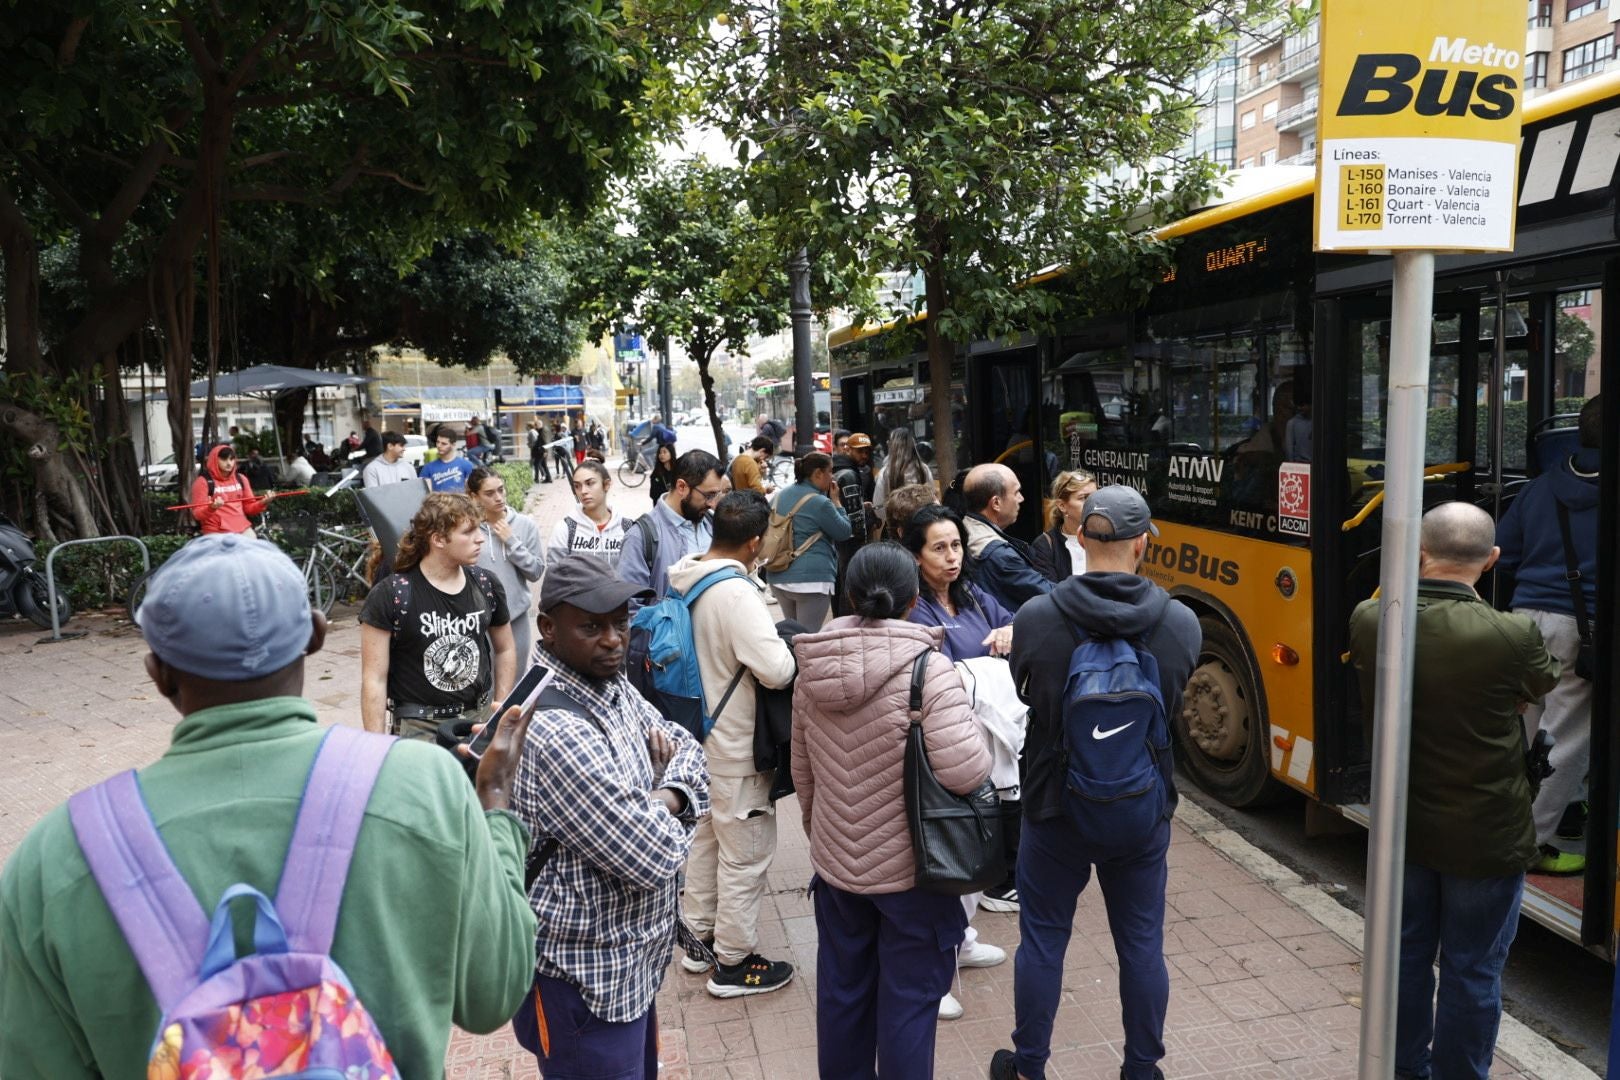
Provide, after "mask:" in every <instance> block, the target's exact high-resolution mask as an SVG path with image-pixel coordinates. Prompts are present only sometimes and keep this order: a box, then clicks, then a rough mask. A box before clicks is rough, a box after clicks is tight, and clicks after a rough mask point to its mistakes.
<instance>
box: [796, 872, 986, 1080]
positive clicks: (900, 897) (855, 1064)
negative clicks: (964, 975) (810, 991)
mask: <svg viewBox="0 0 1620 1080" xmlns="http://www.w3.org/2000/svg"><path fill="white" fill-rule="evenodd" d="M810 890H811V895H812V897H813V898H814V900H815V905H816V936H817V942H818V944H817V946H816V1046H817V1049H816V1058H817V1062H818V1063H819V1066H820V1069H821V1075H822V1078H823V1080H874V1078H875V1077H878V1076H882V1077H883V1080H932V1077H933V1075H934V1031H935V1029H936V1028H937V1027H938V1026H939V999H940V998H942V997H944V996H945V995H946V994H947V993H948V992H949V991H950V989H951V978H952V976H953V975H954V974H955V973H956V947H957V946H958V945H960V944H961V943H962V932H963V931H964V930H965V929H967V915H966V914H965V913H964V912H963V910H962V901H961V898H960V897H955V896H943V895H941V894H939V893H928V892H921V891H919V890H917V889H910V890H907V891H906V892H901V893H882V894H857V893H852V892H845V891H844V890H843V889H839V888H836V887H834V886H832V885H829V884H827V883H826V882H825V881H822V880H821V879H820V878H816V879H814V880H813V881H812V882H811V884H810Z"/></svg>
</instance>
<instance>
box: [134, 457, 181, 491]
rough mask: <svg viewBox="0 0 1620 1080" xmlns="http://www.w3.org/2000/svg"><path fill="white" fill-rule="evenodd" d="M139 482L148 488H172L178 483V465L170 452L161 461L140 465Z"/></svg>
mask: <svg viewBox="0 0 1620 1080" xmlns="http://www.w3.org/2000/svg"><path fill="white" fill-rule="evenodd" d="M141 483H142V484H144V485H145V486H147V487H149V488H172V487H174V486H176V485H177V484H179V483H180V466H178V465H176V464H175V463H174V455H173V454H170V455H169V456H168V457H166V458H164V459H163V460H162V461H158V462H155V463H153V464H150V465H144V466H142V467H141Z"/></svg>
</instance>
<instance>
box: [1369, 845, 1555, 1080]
mask: <svg viewBox="0 0 1620 1080" xmlns="http://www.w3.org/2000/svg"><path fill="white" fill-rule="evenodd" d="M1523 897H1524V875H1523V874H1510V875H1508V876H1507V877H1494V878H1465V877H1459V876H1457V875H1456V874H1442V873H1440V872H1439V871H1438V870H1430V869H1429V868H1428V867H1426V866H1418V865H1416V864H1414V863H1407V864H1406V874H1405V877H1404V878H1403V879H1402V884H1401V975H1400V992H1399V995H1398V997H1397V1003H1396V1006H1395V1075H1396V1076H1398V1077H1414V1078H1419V1080H1427V1078H1429V1077H1433V1078H1434V1080H1485V1077H1486V1076H1487V1075H1488V1074H1489V1073H1490V1071H1491V1058H1492V1056H1493V1055H1494V1053H1495V1051H1496V1031H1497V1027H1498V1026H1499V1025H1500V1024H1501V1022H1502V967H1503V965H1504V964H1506V963H1507V957H1508V947H1509V946H1511V945H1512V944H1513V936H1514V935H1515V934H1516V933H1518V930H1519V901H1520V900H1521V899H1522V898H1523ZM1436 953H1438V954H1439V957H1440V995H1439V1001H1438V1003H1436V1001H1435V992H1434V960H1435V954H1436Z"/></svg>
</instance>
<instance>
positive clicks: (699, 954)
mask: <svg viewBox="0 0 1620 1080" xmlns="http://www.w3.org/2000/svg"><path fill="white" fill-rule="evenodd" d="M713 966H714V938H712V937H706V938H703V939H702V940H701V941H693V942H690V943H689V944H688V945H687V946H686V955H685V956H683V957H681V970H682V971H686V972H690V973H691V974H693V975H701V974H703V973H704V972H705V971H708V970H709V969H710V968H712V967H713Z"/></svg>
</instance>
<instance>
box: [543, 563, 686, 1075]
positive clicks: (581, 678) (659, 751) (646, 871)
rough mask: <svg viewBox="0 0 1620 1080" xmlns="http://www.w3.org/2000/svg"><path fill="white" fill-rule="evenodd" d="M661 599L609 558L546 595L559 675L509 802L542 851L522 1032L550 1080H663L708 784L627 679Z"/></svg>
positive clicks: (578, 567) (561, 579) (559, 581)
mask: <svg viewBox="0 0 1620 1080" xmlns="http://www.w3.org/2000/svg"><path fill="white" fill-rule="evenodd" d="M652 595H653V594H652V591H651V590H650V589H647V588H646V587H644V586H642V585H639V584H636V583H633V582H626V581H620V580H619V579H618V578H617V577H615V576H614V573H613V568H612V567H610V566H609V565H608V564H607V563H606V562H605V561H603V560H601V559H563V560H561V561H560V562H557V563H554V564H553V565H552V567H551V568H550V569H549V570H548V571H547V572H546V577H545V581H544V583H543V584H542V585H541V587H540V620H539V630H540V643H539V644H537V645H536V646H535V647H534V653H533V661H534V662H535V663H537V664H542V665H544V666H546V667H548V668H550V669H551V670H552V671H554V672H555V676H554V678H553V681H552V683H551V686H550V688H548V690H547V691H546V694H547V696H546V697H545V698H543V699H542V700H541V703H540V708H539V709H538V710H537V711H536V712H535V715H534V719H533V722H532V723H531V726H530V728H529V732H528V736H527V739H526V741H525V745H524V750H523V762H522V765H521V766H520V767H519V769H518V777H517V781H516V788H515V790H514V792H513V801H512V807H513V809H514V810H515V811H516V812H517V814H518V816H519V817H520V818H522V819H523V821H524V822H525V823H526V824H527V825H528V826H529V828H530V829H531V831H532V832H533V833H534V837H535V843H536V844H537V845H538V847H537V850H536V856H535V858H534V859H532V860H531V868H530V872H531V874H534V875H535V877H534V880H533V884H532V885H531V886H530V888H529V902H530V903H531V904H532V905H533V906H534V911H535V914H536V915H537V916H538V918H539V926H540V930H539V936H538V939H537V941H536V954H537V955H536V959H535V980H534V993H533V995H532V1001H529V1002H525V1004H524V1007H523V1008H520V1009H519V1010H518V1014H517V1016H515V1017H514V1018H513V1027H514V1030H515V1032H516V1034H517V1036H518V1040H519V1041H520V1042H521V1043H523V1045H524V1046H526V1047H528V1048H529V1049H530V1050H532V1051H533V1052H534V1053H535V1055H536V1057H537V1058H538V1059H539V1064H540V1072H541V1074H542V1075H544V1076H545V1077H546V1080H558V1078H563V1080H569V1078H575V1077H579V1078H584V1077H604V1076H612V1077H645V1078H646V1080H654V1078H655V1077H656V1076H657V1075H658V1017H657V1012H656V1010H655V1008H654V1005H653V999H654V996H655V995H656V994H657V993H658V986H659V984H660V983H661V982H662V981H663V977H664V969H665V968H667V967H668V966H669V960H670V956H671V953H672V952H673V949H674V946H675V937H676V927H677V921H678V919H677V905H678V903H679V895H680V873H681V867H682V866H683V865H684V864H685V862H686V856H687V852H688V851H689V850H690V849H691V846H692V832H693V829H694V827H695V826H696V824H697V821H698V819H699V818H701V817H703V816H704V815H705V814H707V813H708V812H709V772H708V767H707V765H705V763H704V759H703V750H702V748H701V747H699V745H698V743H697V741H696V740H694V739H693V738H692V737H691V736H690V735H688V734H687V733H686V732H685V731H684V730H683V729H681V728H680V727H678V726H677V725H675V724H672V723H670V722H669V721H667V720H665V719H664V717H663V716H662V715H661V714H660V713H659V712H658V710H657V709H655V708H653V707H652V705H650V704H648V702H647V701H646V699H645V698H643V697H642V696H641V695H640V694H639V693H637V691H636V689H635V688H634V687H633V686H631V685H630V682H629V680H628V679H626V678H625V676H624V674H623V667H624V660H625V651H626V649H627V647H628V646H629V643H630V601H631V599H638V600H648V599H651V598H652Z"/></svg>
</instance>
